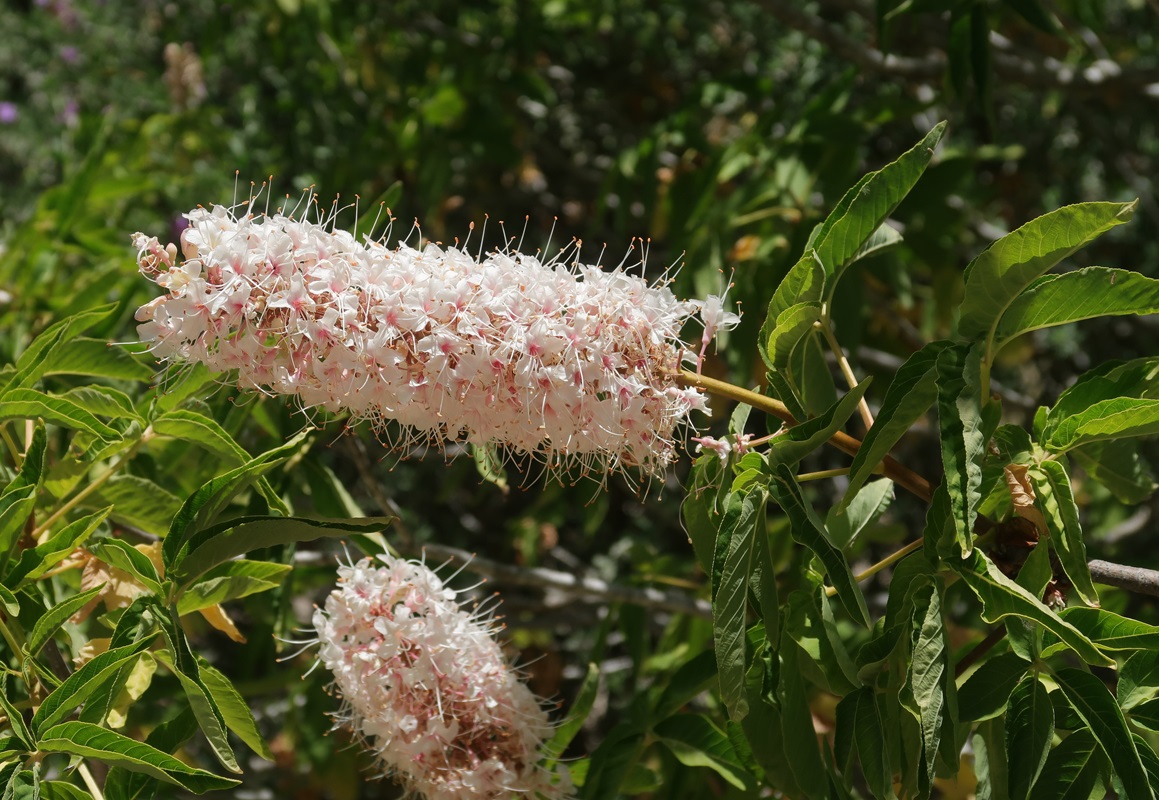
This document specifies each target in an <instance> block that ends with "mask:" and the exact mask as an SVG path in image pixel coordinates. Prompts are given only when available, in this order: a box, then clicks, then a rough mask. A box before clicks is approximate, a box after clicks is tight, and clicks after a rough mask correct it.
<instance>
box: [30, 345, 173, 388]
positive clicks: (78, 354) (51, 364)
mask: <svg viewBox="0 0 1159 800" xmlns="http://www.w3.org/2000/svg"><path fill="white" fill-rule="evenodd" d="M45 360H46V362H47V363H46V364H45V365H44V368H43V371H42V373H41V374H43V375H91V376H94V377H98V378H112V379H114V380H127V381H149V380H152V379H153V370H152V369H150V368H149V367H147V366H145V365H144V364H142V363H141V362H140V361H138V360H137V359H136V358H134V356H133V354H132V353H130V352H129V351H128V350H126V349H124V347H120V346H117V345H114V344H110V343H109V342H107V341H105V340H104V339H86V338H83V337H81V338H77V339H73V340H72V341H70V342H67V343H64V344H62V345H59V346H57V347H54V348H52V350H51V351H49V352H48V354H47V357H46V359H45Z"/></svg>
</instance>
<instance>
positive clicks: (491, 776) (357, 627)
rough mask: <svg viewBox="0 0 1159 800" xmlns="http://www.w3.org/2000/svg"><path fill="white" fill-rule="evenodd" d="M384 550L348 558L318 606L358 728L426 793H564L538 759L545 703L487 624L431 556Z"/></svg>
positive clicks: (325, 646)
mask: <svg viewBox="0 0 1159 800" xmlns="http://www.w3.org/2000/svg"><path fill="white" fill-rule="evenodd" d="M379 558H380V559H381V561H382V565H381V566H378V565H376V564H375V563H374V561H372V560H371V559H369V558H366V559H363V560H361V561H359V562H358V563H356V564H353V565H351V566H345V565H343V566H342V567H340V568H339V571H338V574H339V584H340V585H339V588H338V589H335V590H334V591H333V592H332V593H331V594H330V596H329V597H328V598H327V599H326V604H325V607H324V608H322V609H318V610H317V611H315V612H314V627H315V628H316V629H317V631H318V638H319V641H320V643H321V648H320V650H319V653H318V659H319V661H320V662H321V663H322V664H323V665H324V666H325V667H326V668H327V669H329V670H330V671H331V672H333V673H334V681H335V683H336V685H337V686H338V688H339V690H340V691H341V693H342V696H343V698H344V699H345V701H346V704H347V706H348V709H349V720H350V722H351V724H352V725H353V727H354V729H355V731H356V733H358V734H359V735H360V736H362V737H365V738H366V739H368V740H370V742H369V744H370V746H371V748H372V749H373V750H374V751H375V752H376V754H377V755H378V758H379V759H380V760H381V761H382V764H383V765H384V767H386V769H387V770H388V771H389V772H391V773H392V774H394V775H396V776H397V777H398V778H399V779H400V780H401V781H402V783H403V784H404V785H405V786H406V788H407V789H408V790H411V791H415V792H419V793H421V794H422V795H423V796H424V797H426V798H427V800H461V799H462V798H487V799H488V800H490V799H491V798H495V799H496V800H497V799H498V798H510V797H511V796H512V795H513V794H522V795H526V796H527V797H529V798H534V797H537V796H541V797H547V798H557V797H561V796H562V795H563V794H564V792H565V790H564V789H563V788H561V785H560V784H558V783H556V784H553V782H552V780H551V775H550V774H549V773H548V772H547V771H546V770H544V769H543V768H542V767H540V766H539V764H538V762H539V758H540V753H539V748H540V746H541V745H542V743H543V741H544V740H545V739H546V738H547V737H548V736H549V735H550V733H551V727H550V724H549V722H548V719H547V714H546V713H545V712H544V711H543V709H542V708H541V707H540V705H539V703H538V702H537V701H536V699H535V697H534V696H533V695H532V693H531V691H530V690H529V689H528V688H527V687H526V686H525V685H524V684H523V683H522V682H521V681H520V680H519V679H518V677H517V676H516V675H515V674H514V673H513V672H512V670H511V668H510V667H509V666H508V665H507V661H506V659H505V658H504V657H503V653H502V651H501V650H500V648H499V645H498V644H497V643H496V642H495V639H494V638H493V637H492V635H491V631H490V630H489V628H488V627H487V626H486V625H485V624H483V623H482V622H480V621H479V620H477V619H475V618H474V617H472V615H470V614H468V613H467V612H465V611H463V610H461V609H460V608H459V606H458V604H457V603H456V602H455V592H454V591H453V590H451V589H448V588H446V587H445V586H444V585H443V583H442V581H440V580H439V578H438V576H437V575H435V574H434V573H433V572H432V571H431V570H430V569H428V568H427V567H426V566H424V565H423V564H420V563H417V562H413V561H405V560H403V559H395V558H392V557H391V556H389V555H382V556H379Z"/></svg>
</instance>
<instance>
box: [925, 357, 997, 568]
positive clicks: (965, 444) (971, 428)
mask: <svg viewBox="0 0 1159 800" xmlns="http://www.w3.org/2000/svg"><path fill="white" fill-rule="evenodd" d="M980 358H981V351H980V350H979V349H978V348H977V347H969V346H966V345H953V346H950V347H947V348H944V349H943V350H942V351H941V353H940V354H939V355H938V361H937V375H938V428H939V430H940V434H941V437H940V438H941V444H942V466H943V467H944V468H945V487H946V490H947V492H948V494H949V498H950V509H951V519H952V520H953V522H954V535H955V538H956V539H957V542H958V545H959V547H960V548H961V551H962V555H963V556H968V555H969V554H970V552H971V550H972V549H973V547H974V520H975V519H976V518H977V516H978V505H979V503H980V502H981V500H982V490H981V487H982V458H983V456H984V455H985V448H986V438H987V437H986V431H985V424H984V420H983V415H982V404H981V396H980V391H981V389H980V388H979V387H980V383H979V381H980V378H979V369H980V360H979V359H980Z"/></svg>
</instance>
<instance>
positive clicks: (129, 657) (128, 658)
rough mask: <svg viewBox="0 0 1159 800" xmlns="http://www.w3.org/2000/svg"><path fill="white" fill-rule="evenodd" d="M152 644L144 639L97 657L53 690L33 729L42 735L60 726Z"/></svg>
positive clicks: (36, 718) (39, 711)
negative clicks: (49, 729) (51, 728)
mask: <svg viewBox="0 0 1159 800" xmlns="http://www.w3.org/2000/svg"><path fill="white" fill-rule="evenodd" d="M150 643H151V640H149V639H143V640H141V641H139V642H137V643H135V644H131V645H127V646H125V647H117V648H113V649H111V650H106V651H105V652H103V653H101V654H99V655H97V656H94V657H93V658H91V659H90V660H89V661H87V662H85V664H84V666H82V667H81V668H80V669H78V670H77V671H76V672H74V673H73V674H72V675H69V676H68V678H66V679H65V681H64V683H62V684H61V685H60V686H58V687H56V688H55V689H53V690H52V693H51V694H49V695H48V697H46V698H45V699H44V701H43V702H42V703H41V704H40V707H39V708H38V709H36V714H35V715H34V716H33V717H32V729H33V730H34V731H36V733H37V734H38V735H39V734H43V733H44V732H45V730H47V729H48V728H49V727H51V726H53V725H55V724H56V723H58V722H60V721H61V719H63V718H64V717H65V716H66V715H67V714H68V713H69V712H70V711H72V710H73V709H74V708H76V707H77V706H79V705H81V704H82V703H84V702H85V701H86V700H88V698H89V697H90V695H92V693H93V692H94V691H96V690H98V689H102V688H104V682H105V680H106V679H108V678H109V677H111V676H112V675H114V674H115V673H116V672H117V671H119V670H120V669H121V667H125V666H129V665H130V662H132V661H134V660H135V659H136V658H137V657H138V656H140V655H141V652H142V651H143V650H145V648H147V647H148V646H149V645H150Z"/></svg>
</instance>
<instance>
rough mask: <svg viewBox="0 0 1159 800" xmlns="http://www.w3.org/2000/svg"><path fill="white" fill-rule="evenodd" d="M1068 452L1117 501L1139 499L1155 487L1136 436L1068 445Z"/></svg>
mask: <svg viewBox="0 0 1159 800" xmlns="http://www.w3.org/2000/svg"><path fill="white" fill-rule="evenodd" d="M1069 455H1070V456H1071V457H1073V458H1074V459H1075V461H1077V462H1078V463H1079V464H1080V465H1082V468H1083V470H1085V471H1086V473H1087V475H1089V476H1090V477H1092V478H1094V479H1095V480H1096V481H1098V482H1099V483H1101V484H1102V485H1103V486H1105V487H1107V489H1109V490H1110V491H1111V494H1113V495H1114V496H1115V497H1117V498H1118V499H1119V502H1121V503H1128V504H1130V505H1136V504H1138V503H1142V502H1143V501H1144V500H1146V499H1147V498H1148V497H1150V496H1151V494H1152V493H1153V492H1154V491H1155V489H1156V488H1157V487H1159V483H1156V482H1155V477H1154V475H1152V474H1151V469H1150V467H1149V465H1148V464H1147V462H1146V461H1144V460H1143V457H1142V456H1141V455H1140V454H1139V443H1138V441H1136V440H1133V439H1104V440H1102V441H1099V442H1091V443H1090V444H1086V445H1083V446H1081V447H1075V448H1072V449H1071V450H1070V453H1069Z"/></svg>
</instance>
